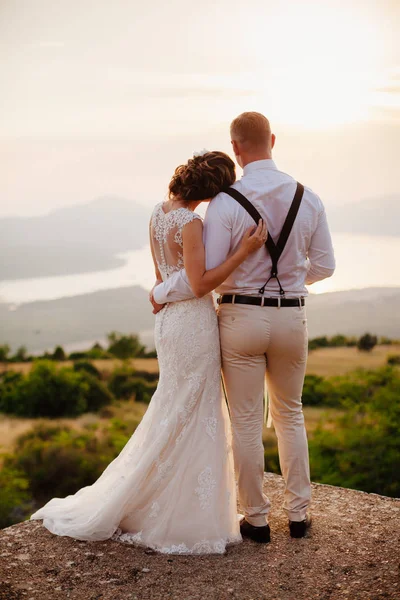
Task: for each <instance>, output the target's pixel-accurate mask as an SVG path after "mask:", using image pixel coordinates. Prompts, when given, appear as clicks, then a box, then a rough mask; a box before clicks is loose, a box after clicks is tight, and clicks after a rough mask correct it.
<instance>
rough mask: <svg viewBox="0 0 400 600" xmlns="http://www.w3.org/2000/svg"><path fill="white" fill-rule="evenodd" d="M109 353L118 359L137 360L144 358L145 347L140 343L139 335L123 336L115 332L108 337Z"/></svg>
mask: <svg viewBox="0 0 400 600" xmlns="http://www.w3.org/2000/svg"><path fill="white" fill-rule="evenodd" d="M107 337H108V341H109V347H108V352H110V353H111V354H113V355H114V356H116V357H117V358H121V359H125V358H135V357H137V356H143V354H144V352H145V347H144V346H142V344H141V343H140V341H139V338H138V336H137V335H122V334H121V333H117V332H116V331H113V332H112V333H110V334H109V335H108V336H107Z"/></svg>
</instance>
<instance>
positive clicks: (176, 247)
mask: <svg viewBox="0 0 400 600" xmlns="http://www.w3.org/2000/svg"><path fill="white" fill-rule="evenodd" d="M162 206H163V203H162V202H160V203H159V204H157V206H156V207H155V209H154V211H153V215H152V218H151V238H152V239H151V241H152V245H153V249H154V253H155V256H156V260H157V266H158V269H159V271H160V273H161V277H162V279H163V281H165V280H166V279H167V278H168V277H169V276H170V275H171V273H173V272H174V271H180V270H181V269H183V241H182V230H183V228H184V226H185V225H187V224H188V223H191V222H192V221H193V220H194V219H201V217H200V215H198V214H197V213H195V212H193V211H191V210H189V209H188V208H185V207H182V208H177V209H174V210H171V211H170V212H168V213H165V212H164V210H163V208H162Z"/></svg>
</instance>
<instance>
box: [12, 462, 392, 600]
mask: <svg viewBox="0 0 400 600" xmlns="http://www.w3.org/2000/svg"><path fill="white" fill-rule="evenodd" d="M265 490H266V492H267V493H268V495H269V497H270V499H271V500H272V503H273V510H272V513H271V518H270V524H271V532H272V542H271V543H270V544H268V545H258V544H255V543H253V542H250V541H244V542H243V543H242V544H238V545H236V546H232V547H231V548H229V549H228V551H227V553H226V554H225V555H223V556H200V557H194V556H166V555H159V554H154V553H147V552H146V551H144V550H143V549H139V548H136V547H133V546H127V545H124V544H121V543H118V542H113V541H110V540H108V541H106V542H81V541H78V540H74V539H71V538H67V537H58V536H55V535H52V534H51V533H50V532H49V531H47V529H45V528H44V527H43V526H42V525H41V522H40V521H25V522H23V523H19V524H17V525H14V526H13V527H8V528H7V529H3V530H1V531H0V600H63V599H64V598H65V599H67V598H70V599H72V600H128V599H131V600H166V599H168V600H225V599H229V600H231V599H240V600H303V599H304V600H313V599H320V600H340V599H343V598H346V599H348V600H358V599H365V600H383V599H386V600H398V599H400V577H399V575H400V571H399V567H400V565H399V548H400V543H399V542H400V539H399V532H400V500H395V499H391V498H386V497H384V496H378V495H376V494H366V493H364V492H358V491H354V490H348V489H343V488H337V487H331V486H327V485H320V484H314V485H313V503H312V514H313V526H312V530H311V532H310V534H309V537H308V538H305V539H302V540H292V539H291V538H290V537H289V535H288V527H287V521H286V517H285V514H284V513H283V511H282V510H281V508H280V507H281V504H282V492H283V481H282V478H281V477H278V476H277V475H272V474H266V475H265Z"/></svg>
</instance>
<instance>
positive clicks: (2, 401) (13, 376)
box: [0, 371, 24, 414]
mask: <svg viewBox="0 0 400 600" xmlns="http://www.w3.org/2000/svg"><path fill="white" fill-rule="evenodd" d="M23 380H24V376H23V375H22V373H18V372H17V371H5V372H4V373H0V412H2V413H5V414H14V409H15V406H16V399H17V396H18V390H19V388H20V386H21V385H22V383H23Z"/></svg>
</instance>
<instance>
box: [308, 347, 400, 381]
mask: <svg viewBox="0 0 400 600" xmlns="http://www.w3.org/2000/svg"><path fill="white" fill-rule="evenodd" d="M390 354H400V345H395V344H393V345H389V346H375V348H374V349H373V350H371V352H360V351H359V350H357V348H319V349H318V350H313V351H312V352H310V353H309V356H308V364H307V373H309V374H311V373H312V374H313V375H320V376H321V377H333V376H336V375H344V374H345V373H348V372H349V371H354V370H355V369H359V368H363V369H378V368H379V367H383V365H384V364H385V363H386V361H387V357H388V356H389V355H390Z"/></svg>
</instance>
